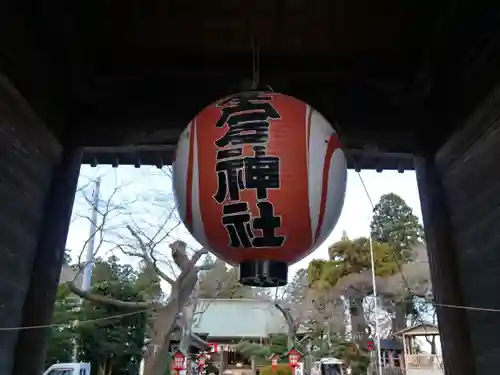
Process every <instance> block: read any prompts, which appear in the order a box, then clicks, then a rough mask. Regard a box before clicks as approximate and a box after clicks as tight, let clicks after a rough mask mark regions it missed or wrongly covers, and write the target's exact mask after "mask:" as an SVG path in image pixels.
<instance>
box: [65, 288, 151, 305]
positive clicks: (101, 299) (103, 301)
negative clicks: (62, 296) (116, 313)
mask: <svg viewBox="0 0 500 375" xmlns="http://www.w3.org/2000/svg"><path fill="white" fill-rule="evenodd" d="M69 290H70V291H71V292H72V293H74V294H76V295H77V296H78V297H80V298H82V299H84V300H86V301H89V302H92V303H96V304H100V305H108V306H114V307H118V308H123V309H129V310H145V309H152V308H156V307H159V305H158V304H157V303H156V302H127V301H120V300H117V299H114V298H110V297H107V296H103V295H100V294H97V293H91V292H87V291H84V290H82V289H80V288H78V287H77V286H76V285H75V284H74V282H71V283H69Z"/></svg>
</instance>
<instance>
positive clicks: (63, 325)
mask: <svg viewBox="0 0 500 375" xmlns="http://www.w3.org/2000/svg"><path fill="white" fill-rule="evenodd" d="M153 310H155V308H151V309H145V310H138V311H132V312H129V313H124V314H116V315H110V316H106V317H103V318H96V319H87V320H70V321H68V322H67V323H57V324H42V325H35V326H24V327H0V331H24V330H28V329H43V328H67V327H68V326H73V327H76V326H80V325H81V324H88V323H97V322H103V321H107V320H113V319H118V318H123V317H126V316H131V315H136V314H143V313H146V312H150V311H153Z"/></svg>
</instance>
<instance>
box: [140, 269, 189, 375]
mask: <svg viewBox="0 0 500 375" xmlns="http://www.w3.org/2000/svg"><path fill="white" fill-rule="evenodd" d="M177 281H178V284H177V283H176V284H177V285H174V287H172V292H171V298H170V300H169V302H168V303H167V305H166V306H165V307H162V308H160V309H159V310H158V316H157V317H156V320H155V322H154V324H153V335H152V337H151V343H150V345H149V347H148V350H147V353H146V356H145V358H144V375H164V373H165V368H166V364H167V359H168V358H167V357H168V348H169V345H170V337H171V336H172V333H173V332H174V330H175V328H176V327H175V326H176V321H177V314H178V313H179V312H180V311H181V310H182V308H183V306H184V305H185V304H186V303H187V302H188V299H189V296H190V295H191V293H192V292H193V289H194V287H195V285H196V283H197V281H198V274H197V271H196V270H195V269H194V268H193V269H192V270H191V271H189V272H187V274H186V275H181V276H180V277H179V279H178V280H177ZM177 286H178V287H177Z"/></svg>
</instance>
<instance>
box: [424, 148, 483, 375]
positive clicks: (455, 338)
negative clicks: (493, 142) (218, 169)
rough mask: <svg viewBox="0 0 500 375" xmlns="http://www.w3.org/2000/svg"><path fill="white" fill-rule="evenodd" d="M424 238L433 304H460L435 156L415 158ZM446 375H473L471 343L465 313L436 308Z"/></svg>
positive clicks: (446, 210) (448, 214) (444, 199)
mask: <svg viewBox="0 0 500 375" xmlns="http://www.w3.org/2000/svg"><path fill="white" fill-rule="evenodd" d="M415 170H416V174H417V183H418V189H419V192H420V202H421V206H422V216H423V221H424V226H425V238H426V241H427V249H428V252H429V267H430V271H431V279H432V288H433V295H434V301H435V302H436V303H441V304H449V305H459V306H461V305H463V300H462V295H461V294H462V293H461V286H460V281H459V275H458V269H457V261H456V255H455V254H456V247H455V242H454V238H453V237H454V236H453V229H452V226H451V220H450V211H449V209H448V205H447V202H446V201H447V200H446V194H445V192H444V189H443V185H442V182H441V175H440V172H439V170H438V169H437V168H436V165H435V161H434V156H430V155H426V156H419V157H416V158H415ZM436 312H437V316H438V321H439V331H440V335H441V346H442V351H443V361H444V367H445V373H446V374H450V375H474V374H475V366H474V361H473V358H471V357H472V350H471V340H470V335H469V327H468V322H467V318H466V315H465V310H463V309H456V308H447V307H439V306H436Z"/></svg>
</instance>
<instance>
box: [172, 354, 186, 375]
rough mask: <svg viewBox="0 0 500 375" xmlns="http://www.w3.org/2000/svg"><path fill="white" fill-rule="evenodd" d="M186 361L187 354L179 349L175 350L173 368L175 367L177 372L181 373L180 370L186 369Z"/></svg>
mask: <svg viewBox="0 0 500 375" xmlns="http://www.w3.org/2000/svg"><path fill="white" fill-rule="evenodd" d="M185 361H186V356H185V355H184V354H182V353H181V352H179V351H177V352H175V354H174V361H173V362H174V363H173V366H172V369H174V370H175V371H176V372H177V374H179V372H180V371H182V370H185V369H186V367H185V366H184V365H185Z"/></svg>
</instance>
